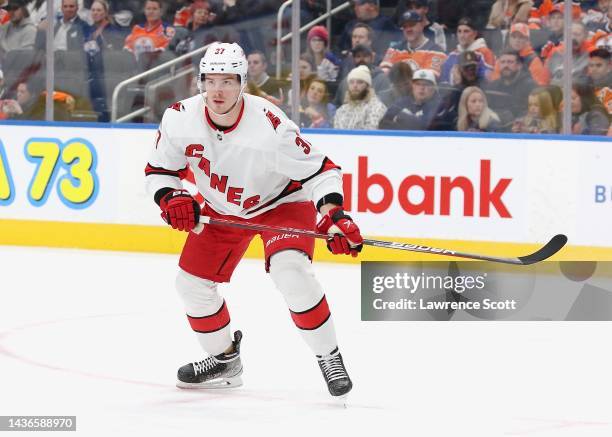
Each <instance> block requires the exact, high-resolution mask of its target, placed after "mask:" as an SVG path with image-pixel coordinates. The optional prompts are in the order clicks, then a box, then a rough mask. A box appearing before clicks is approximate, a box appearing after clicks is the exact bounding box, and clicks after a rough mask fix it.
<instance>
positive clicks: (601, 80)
mask: <svg viewBox="0 0 612 437" xmlns="http://www.w3.org/2000/svg"><path fill="white" fill-rule="evenodd" d="M587 74H588V76H589V79H590V81H591V84H592V85H593V88H594V90H595V96H596V97H597V99H598V100H599V102H600V103H601V104H602V105H603V106H604V108H606V110H607V111H608V114H610V115H612V61H611V60H610V52H609V51H608V50H607V49H604V48H601V49H595V50H593V51H592V52H591V53H589V68H588V70H587Z"/></svg>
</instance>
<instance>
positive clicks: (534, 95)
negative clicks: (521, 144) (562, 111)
mask: <svg viewBox="0 0 612 437" xmlns="http://www.w3.org/2000/svg"><path fill="white" fill-rule="evenodd" d="M527 102H528V103H527V114H526V115H525V116H523V117H521V118H519V119H517V120H515V121H514V123H513V124H512V132H515V133H529V134H556V133H558V132H559V124H558V121H559V119H558V117H557V111H555V107H554V105H553V101H552V97H551V96H550V93H549V92H548V91H547V90H546V88H536V89H534V90H533V91H531V93H529V98H528V100H527Z"/></svg>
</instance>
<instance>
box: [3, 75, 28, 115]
mask: <svg viewBox="0 0 612 437" xmlns="http://www.w3.org/2000/svg"><path fill="white" fill-rule="evenodd" d="M35 103H36V95H35V93H33V92H31V90H30V88H29V87H28V84H27V83H26V82H21V83H20V84H18V85H17V93H16V98H15V100H5V101H4V107H3V108H2V109H1V111H2V112H4V113H5V114H6V115H7V116H8V118H13V119H20V120H31V119H32V114H33V111H34V105H35Z"/></svg>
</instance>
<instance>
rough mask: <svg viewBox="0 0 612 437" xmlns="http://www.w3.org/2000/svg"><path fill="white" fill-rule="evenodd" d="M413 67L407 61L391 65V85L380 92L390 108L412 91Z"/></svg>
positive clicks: (382, 99) (381, 98)
mask: <svg viewBox="0 0 612 437" xmlns="http://www.w3.org/2000/svg"><path fill="white" fill-rule="evenodd" d="M412 74H413V71H412V68H411V67H410V65H408V64H407V63H406V62H398V63H397V64H394V65H393V67H391V70H389V73H388V75H387V77H388V78H389V82H390V83H391V87H390V88H388V89H387V90H385V91H383V92H381V93H380V94H378V98H379V99H380V101H381V102H383V104H384V105H385V106H386V107H387V108H389V107H391V105H393V104H394V103H395V102H396V101H398V100H399V99H401V98H403V97H406V96H409V95H411V93H412Z"/></svg>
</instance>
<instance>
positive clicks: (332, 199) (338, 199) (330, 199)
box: [317, 193, 344, 211]
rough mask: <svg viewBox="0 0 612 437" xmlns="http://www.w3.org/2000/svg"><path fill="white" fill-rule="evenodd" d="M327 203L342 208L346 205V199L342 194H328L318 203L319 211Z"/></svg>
mask: <svg viewBox="0 0 612 437" xmlns="http://www.w3.org/2000/svg"><path fill="white" fill-rule="evenodd" d="M327 203H333V204H334V205H338V206H342V205H343V203H344V198H343V197H342V194H340V193H330V194H326V195H325V196H323V197H322V198H321V199H319V201H318V202H317V211H319V210H320V209H321V207H322V206H323V205H325V204H327Z"/></svg>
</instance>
